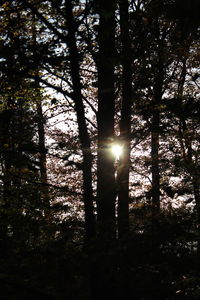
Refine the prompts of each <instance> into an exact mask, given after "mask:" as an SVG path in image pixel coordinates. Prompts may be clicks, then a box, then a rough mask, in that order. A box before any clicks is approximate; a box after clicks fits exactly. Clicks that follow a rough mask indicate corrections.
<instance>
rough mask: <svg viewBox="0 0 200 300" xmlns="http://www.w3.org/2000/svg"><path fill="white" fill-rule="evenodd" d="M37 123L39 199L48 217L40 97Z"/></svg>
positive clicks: (45, 160) (44, 148)
mask: <svg viewBox="0 0 200 300" xmlns="http://www.w3.org/2000/svg"><path fill="white" fill-rule="evenodd" d="M37 125H38V138H39V166H40V181H41V188H40V191H41V200H42V203H43V207H44V214H45V216H46V217H47V218H49V216H50V215H49V214H50V211H49V208H50V198H49V189H48V179H47V157H46V146H45V130H44V116H43V112H42V103H41V101H40V99H38V101H37Z"/></svg>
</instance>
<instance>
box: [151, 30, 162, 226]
mask: <svg viewBox="0 0 200 300" xmlns="http://www.w3.org/2000/svg"><path fill="white" fill-rule="evenodd" d="M157 26H159V25H157ZM158 30H159V29H158ZM158 39H159V33H158ZM162 56H163V43H162V41H160V44H159V49H158V62H157V65H156V68H155V70H154V72H155V79H154V80H155V81H154V87H153V103H152V106H153V114H152V125H151V173H152V225H153V227H156V226H157V225H156V224H157V222H158V218H159V215H160V166H159V164H160V161H159V146H160V145H159V144H160V142H159V139H160V104H161V100H162V93H163V91H162V89H163V81H164V70H163V62H162ZM154 225H155V226H154Z"/></svg>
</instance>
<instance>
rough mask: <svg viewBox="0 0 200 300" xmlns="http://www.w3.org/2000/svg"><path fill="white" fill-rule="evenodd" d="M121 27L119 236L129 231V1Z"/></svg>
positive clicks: (122, 11)
mask: <svg viewBox="0 0 200 300" xmlns="http://www.w3.org/2000/svg"><path fill="white" fill-rule="evenodd" d="M119 5H120V28H121V41H122V67H123V74H122V106H121V121H120V142H121V143H122V145H123V154H122V156H121V157H120V162H119V167H118V172H117V184H118V186H117V189H118V235H119V238H121V237H123V236H125V235H127V234H128V231H129V168H130V134H131V103H132V68H131V62H132V60H131V41H130V36H129V21H128V19H129V14H128V1H127V0H120V2H119Z"/></svg>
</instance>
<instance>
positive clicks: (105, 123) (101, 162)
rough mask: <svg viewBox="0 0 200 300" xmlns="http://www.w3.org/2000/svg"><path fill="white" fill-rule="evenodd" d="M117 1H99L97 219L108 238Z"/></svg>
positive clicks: (111, 231) (110, 231)
mask: <svg viewBox="0 0 200 300" xmlns="http://www.w3.org/2000/svg"><path fill="white" fill-rule="evenodd" d="M115 2H116V1H113V0H111V1H107V0H100V1H97V4H98V12H99V15H100V24H99V53H98V65H97V71H98V116H97V125H98V158H97V221H98V232H99V235H101V236H107V238H108V239H110V238H113V237H115V231H116V218H115V202H116V190H115V169H114V157H113V155H112V154H111V151H110V150H111V146H112V143H113V138H114V114H115V93H114V64H115Z"/></svg>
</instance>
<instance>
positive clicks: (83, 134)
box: [65, 0, 95, 239]
mask: <svg viewBox="0 0 200 300" xmlns="http://www.w3.org/2000/svg"><path fill="white" fill-rule="evenodd" d="M65 7H66V25H67V30H68V35H67V41H66V43H67V45H68V48H69V55H70V66H71V79H72V85H73V100H74V104H75V111H76V115H77V122H78V130H79V139H80V143H81V150H82V153H83V193H84V196H83V199H84V208H85V230H86V239H90V238H92V237H94V235H95V219H94V208H93V188H92V153H91V146H90V137H89V134H88V130H87V124H86V119H85V110H84V105H83V98H82V93H81V79H80V73H79V64H80V62H79V53H78V48H77V44H76V24H75V21H74V17H73V11H72V3H71V0H66V2H65Z"/></svg>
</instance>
